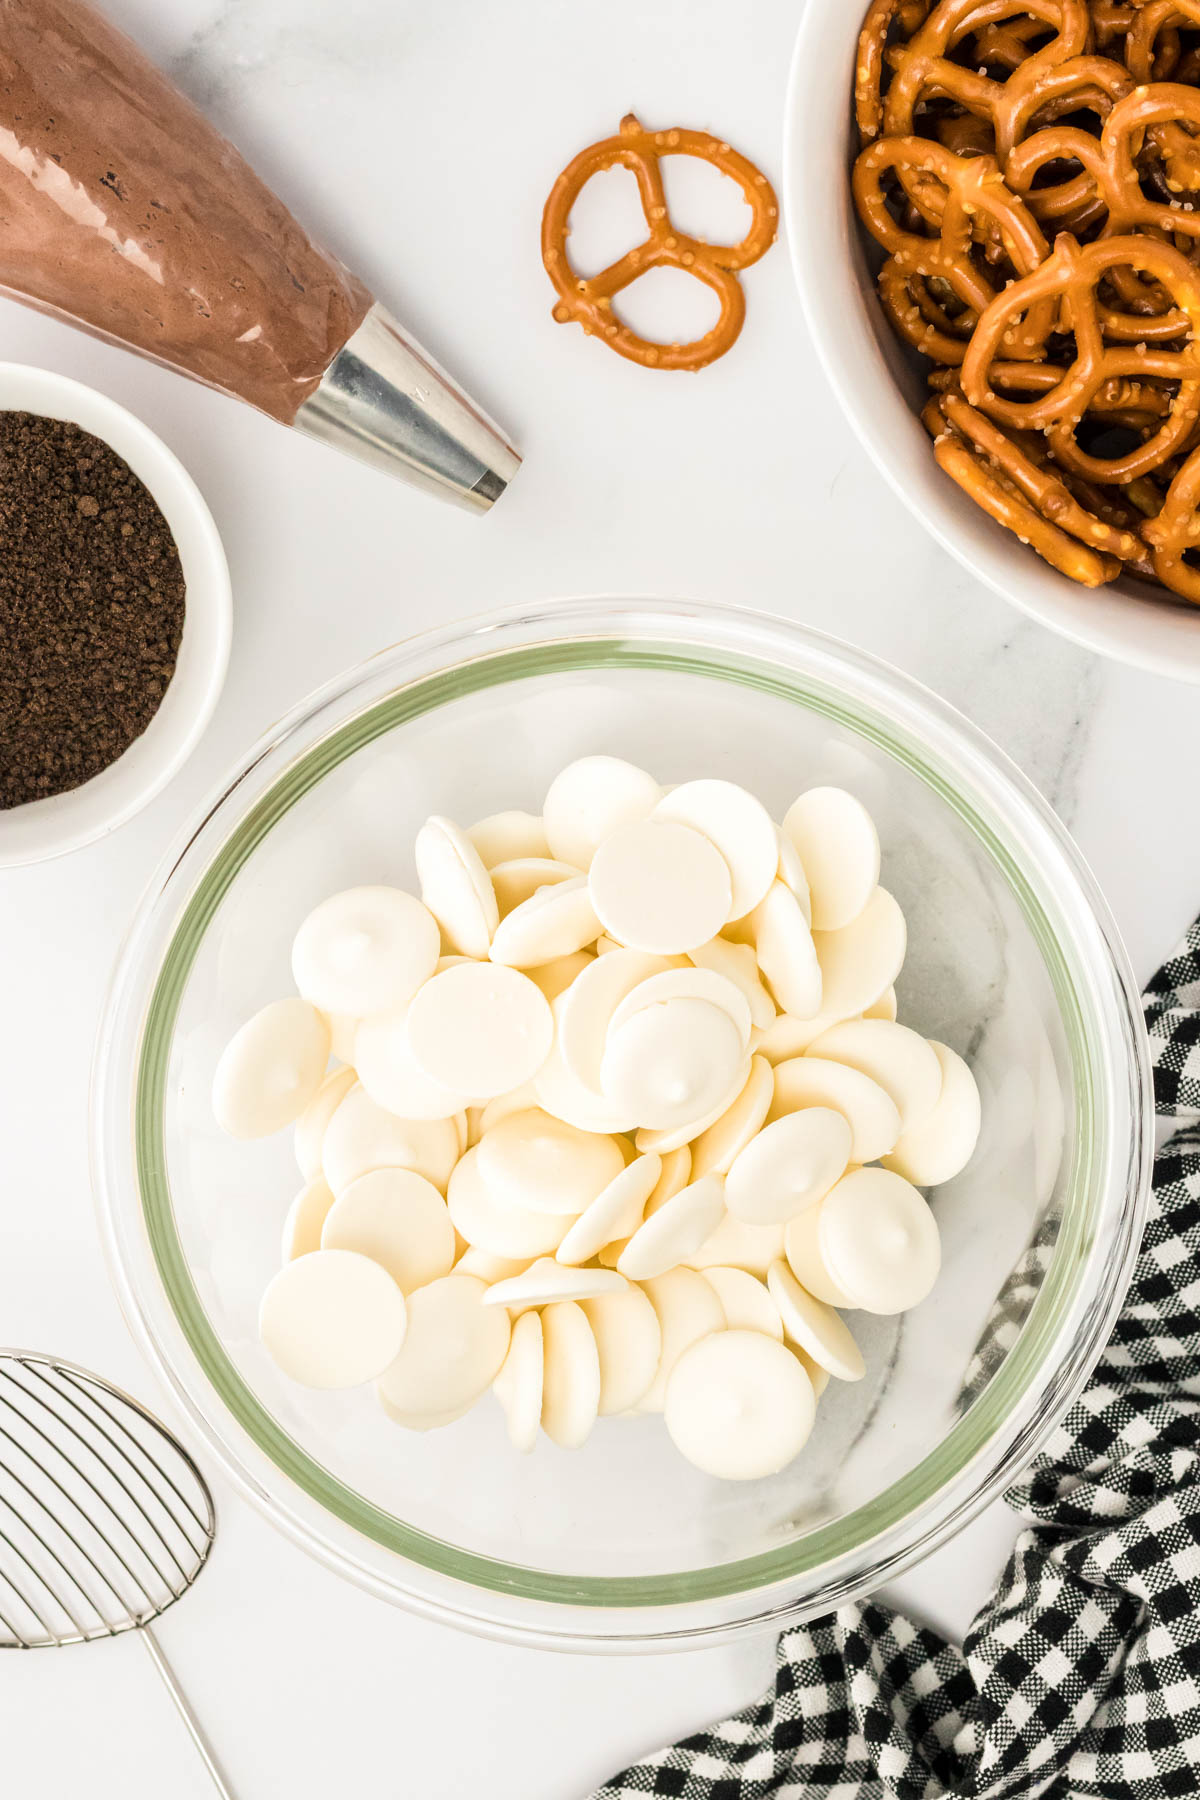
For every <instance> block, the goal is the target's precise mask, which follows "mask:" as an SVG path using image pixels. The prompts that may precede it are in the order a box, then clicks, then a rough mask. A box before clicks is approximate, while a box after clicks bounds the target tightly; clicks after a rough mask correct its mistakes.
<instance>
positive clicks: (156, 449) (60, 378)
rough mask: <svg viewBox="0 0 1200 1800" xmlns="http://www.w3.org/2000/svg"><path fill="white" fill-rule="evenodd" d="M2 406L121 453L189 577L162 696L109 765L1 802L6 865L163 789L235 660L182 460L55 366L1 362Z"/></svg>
mask: <svg viewBox="0 0 1200 1800" xmlns="http://www.w3.org/2000/svg"><path fill="white" fill-rule="evenodd" d="M0 412H31V413H40V414H42V416H43V417H45V418H50V419H68V420H70V421H71V422H72V423H73V424H75V425H79V426H81V427H82V429H83V430H84V431H90V432H91V433H92V434H93V436H95V437H98V438H100V439H101V440H102V441H103V442H104V443H106V444H108V445H109V446H110V448H111V449H113V450H115V451H116V453H117V455H118V456H120V457H123V458H124V460H125V461H126V462H127V463H128V464H129V467H130V468H131V469H132V470H133V472H134V474H135V475H136V476H137V477H138V479H139V480H140V481H141V482H143V483H144V485H145V486H146V487H147V488H148V489H149V491H150V493H151V494H152V495H153V496H154V499H155V500H156V501H157V503H158V505H159V507H160V508H161V510H162V515H163V517H164V519H165V520H166V521H167V524H168V526H169V527H170V530H171V536H172V537H173V538H174V539H175V544H176V548H177V549H178V551H179V560H180V563H181V564H182V567H183V577H184V581H185V583H186V586H187V598H186V610H185V613H184V622H183V638H182V641H181V643H180V646H179V657H178V660H177V662H176V664H175V673H174V674H173V675H172V677H171V680H170V684H169V686H168V687H167V691H166V693H165V694H164V696H163V700H162V705H161V706H160V707H159V709H158V711H157V712H156V713H155V715H154V717H153V718H152V719H151V721H150V723H149V725H147V727H146V729H145V731H144V732H143V733H142V735H141V736H140V737H139V738H135V740H134V742H133V743H132V744H130V746H129V748H128V749H127V750H126V751H125V752H124V754H123V755H121V756H119V757H118V758H117V760H116V762H114V763H110V764H109V766H108V768H106V769H102V770H101V771H100V773H99V774H98V775H93V776H92V778H91V780H90V781H85V782H84V783H82V785H81V786H79V787H77V788H72V789H70V790H69V791H68V792H67V793H65V794H52V795H50V796H49V797H48V798H47V799H45V800H31V801H29V802H28V803H27V804H26V805H24V806H14V807H11V808H7V809H5V810H3V811H0V868H12V867H14V866H16V865H19V864H21V863H33V862H42V861H44V860H45V859H46V858H48V857H52V856H61V855H62V854H63V853H64V851H67V850H77V849H79V847H80V846H81V845H83V844H90V843H91V842H92V841H93V840H94V839H96V838H99V837H104V836H105V835H106V834H107V833H108V832H110V831H115V830H116V829H117V827H118V825H123V824H124V823H125V821H126V820H127V819H129V818H132V816H133V814H134V813H136V812H138V811H140V810H141V808H142V807H143V806H145V805H146V803H147V801H148V800H152V799H153V798H154V796H155V794H157V793H158V792H159V791H160V790H161V789H162V788H164V787H165V786H166V784H167V782H168V781H170V779H171V777H172V775H174V774H175V773H176V771H177V770H178V769H179V768H180V767H181V766H182V765H183V763H184V762H185V761H186V760H187V758H188V757H189V756H190V754H191V752H192V750H193V749H194V748H195V745H196V744H197V742H198V741H199V738H200V736H201V734H202V732H203V731H204V728H205V726H206V725H207V724H208V721H209V719H210V718H211V717H212V712H213V708H214V707H215V706H216V704H217V697H218V695H219V694H220V692H221V686H222V683H223V682H224V680H225V669H226V666H227V664H228V662H229V639H230V634H231V629H232V606H231V602H230V590H229V568H228V565H227V563H226V561H225V552H224V550H223V549H222V547H221V539H220V537H219V536H218V534H217V528H216V526H215V524H214V523H213V518H212V514H211V513H210V512H209V510H208V507H207V506H206V505H205V503H204V498H203V496H202V495H201V493H200V490H199V488H198V487H197V486H196V484H195V482H194V481H193V480H192V478H191V476H190V475H189V474H188V472H187V470H186V469H185V468H184V467H183V464H182V463H181V462H180V461H179V459H178V458H177V457H176V456H175V455H174V454H173V453H172V452H171V451H170V450H168V449H167V446H166V445H165V444H164V443H163V442H162V440H161V439H160V438H157V437H155V435H154V433H153V432H152V431H151V430H150V429H149V427H148V426H146V425H143V424H142V422H141V420H140V419H135V418H134V416H133V414H132V413H129V412H126V411H125V408H124V407H123V406H118V405H117V404H116V402H115V401H114V400H109V399H108V398H107V397H106V396H105V395H104V394H98V393H97V392H96V390H95V389H94V388H89V387H84V386H83V384H82V382H78V381H69V380H68V379H67V377H66V376H65V375H56V374H54V373H53V371H52V370H50V369H34V368H30V367H28V366H27V365H26V364H24V363H0Z"/></svg>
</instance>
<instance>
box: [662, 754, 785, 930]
mask: <svg viewBox="0 0 1200 1800" xmlns="http://www.w3.org/2000/svg"><path fill="white" fill-rule="evenodd" d="M654 818H655V819H656V820H660V819H661V820H668V821H671V822H673V823H675V824H677V825H687V826H690V827H691V829H692V830H693V831H698V832H699V833H700V835H701V836H702V837H706V838H707V839H708V841H709V842H710V843H711V844H712V845H713V846H714V847H715V848H716V849H717V850H718V851H720V854H721V858H722V860H723V861H724V863H725V865H726V867H727V868H728V870H729V875H730V880H731V883H732V889H733V891H732V895H731V897H730V905H729V912H728V913H727V915H726V917H727V918H730V919H741V918H744V917H745V915H746V914H747V913H748V912H751V911H752V910H753V909H754V907H756V906H757V905H758V903H759V901H760V900H761V899H762V897H763V895H764V894H765V893H766V891H767V889H768V888H769V887H770V885H771V883H772V882H773V881H774V879H775V871H776V869H777V868H778V867H779V835H778V832H777V830H776V827H775V821H774V820H773V819H772V818H771V816H770V814H769V813H768V812H767V809H766V807H765V806H763V804H762V802H761V801H760V800H756V799H755V798H754V795H753V794H748V793H747V792H746V790H745V788H740V787H738V786H737V785H736V784H735V783H734V782H732V781H685V782H684V783H683V784H682V785H681V786H680V787H677V788H673V789H672V790H671V792H670V793H669V794H667V795H666V796H665V798H664V799H662V800H660V801H659V803H658V805H657V806H656V807H655V809H654ZM709 935H710V936H711V937H715V936H716V935H717V934H716V932H715V931H714V932H710V933H709ZM681 948H684V949H688V948H690V946H689V945H683V946H681Z"/></svg>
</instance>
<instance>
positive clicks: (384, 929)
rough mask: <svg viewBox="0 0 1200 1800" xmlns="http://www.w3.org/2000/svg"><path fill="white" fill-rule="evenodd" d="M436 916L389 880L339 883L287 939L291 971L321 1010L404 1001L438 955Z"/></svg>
mask: <svg viewBox="0 0 1200 1800" xmlns="http://www.w3.org/2000/svg"><path fill="white" fill-rule="evenodd" d="M438 949H439V938H438V928H437V921H436V920H435V919H434V917H433V915H432V914H431V913H430V912H429V910H428V909H427V908H426V907H424V906H422V904H421V902H420V901H419V900H418V899H416V898H415V897H414V896H413V895H412V894H406V893H404V892H403V890H402V889H400V888H393V887H356V888H347V889H346V890H345V892H344V893H340V894H331V895H330V897H329V899H328V900H322V902H321V904H320V906H317V907H314V908H313V910H312V912H310V913H309V915H308V917H307V918H306V919H305V921H304V923H303V924H302V925H301V927H300V929H299V931H298V932H297V933H296V938H295V942H294V943H293V945H292V974H293V976H294V977H295V982H296V986H297V987H298V988H299V990H300V992H301V993H302V994H303V995H304V998H305V999H306V1000H311V1001H312V1003H313V1005H314V1006H319V1007H320V1008H321V1010H322V1012H328V1013H349V1014H350V1015H351V1017H352V1018H356V1019H361V1018H365V1017H366V1015H367V1014H368V1013H373V1012H396V1011H398V1010H399V1009H400V1008H401V1007H405V1006H407V1005H408V1003H409V1001H410V1000H411V999H412V997H413V995H414V994H415V993H416V991H417V989H418V988H419V987H420V985H421V983H422V982H423V981H427V980H428V979H429V977H430V976H431V975H432V974H433V968H434V964H435V963H436V962H437V959H438Z"/></svg>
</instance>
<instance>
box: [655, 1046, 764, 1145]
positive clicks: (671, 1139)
mask: <svg viewBox="0 0 1200 1800" xmlns="http://www.w3.org/2000/svg"><path fill="white" fill-rule="evenodd" d="M752 1060H753V1059H752V1058H751V1057H749V1056H746V1057H743V1059H742V1061H741V1062H740V1063H739V1064H738V1068H737V1072H736V1074H735V1075H734V1077H733V1080H732V1081H731V1082H730V1084H729V1086H728V1088H727V1089H726V1091H725V1093H724V1094H722V1096H721V1098H720V1099H719V1100H718V1101H717V1103H716V1105H715V1106H714V1107H713V1108H712V1109H711V1111H709V1112H707V1113H704V1114H703V1115H702V1117H700V1118H698V1119H689V1120H688V1121H687V1123H686V1124H685V1125H676V1126H673V1127H672V1128H671V1129H670V1130H667V1131H654V1130H650V1129H648V1128H647V1127H645V1126H643V1127H641V1129H640V1130H639V1131H638V1133H637V1135H636V1138H635V1140H634V1141H635V1143H636V1144H637V1147H638V1149H639V1150H641V1151H644V1152H645V1153H646V1154H649V1152H650V1151H653V1152H654V1154H655V1155H656V1156H666V1154H667V1152H668V1151H670V1150H679V1149H681V1148H682V1147H683V1146H684V1145H685V1144H690V1143H691V1142H692V1140H693V1138H698V1137H699V1136H700V1135H701V1133H702V1132H705V1131H707V1130H708V1128H709V1126H710V1125H715V1124H716V1122H717V1120H718V1119H719V1118H720V1117H721V1114H722V1113H723V1112H725V1111H726V1109H727V1108H728V1107H730V1106H732V1105H733V1103H734V1101H735V1100H736V1099H737V1097H738V1095H739V1094H740V1093H741V1091H742V1089H743V1088H744V1087H745V1085H746V1083H747V1082H748V1081H749V1079H750V1064H751V1061H752Z"/></svg>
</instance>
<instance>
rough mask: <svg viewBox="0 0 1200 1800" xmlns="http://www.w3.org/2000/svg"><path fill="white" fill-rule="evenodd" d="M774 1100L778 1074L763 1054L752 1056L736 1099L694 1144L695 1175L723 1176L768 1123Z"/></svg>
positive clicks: (694, 1177) (693, 1169)
mask: <svg viewBox="0 0 1200 1800" xmlns="http://www.w3.org/2000/svg"><path fill="white" fill-rule="evenodd" d="M774 1099H775V1074H774V1070H773V1069H772V1068H771V1065H770V1063H769V1062H767V1061H766V1060H765V1059H764V1058H763V1057H761V1056H754V1057H751V1059H750V1074H749V1076H748V1078H747V1081H746V1085H745V1087H744V1088H743V1089H742V1091H741V1093H740V1094H739V1095H738V1096H737V1099H736V1100H735V1101H734V1102H733V1104H732V1105H731V1106H727V1107H726V1108H725V1111H724V1112H723V1113H722V1114H721V1116H720V1118H719V1119H718V1120H717V1121H716V1123H715V1124H714V1125H710V1126H709V1127H708V1130H707V1131H702V1132H701V1133H700V1136H699V1137H698V1138H696V1139H695V1140H694V1141H693V1143H692V1177H693V1179H694V1180H699V1178H700V1176H701V1175H712V1174H717V1175H724V1174H725V1173H726V1171H727V1170H728V1169H729V1166H730V1164H731V1163H732V1162H733V1160H734V1158H735V1157H737V1156H740V1155H741V1153H742V1151H743V1150H744V1149H745V1148H746V1146H747V1145H748V1144H749V1143H750V1141H751V1139H752V1138H753V1137H754V1136H755V1135H756V1133H757V1132H759V1131H760V1130H761V1129H762V1127H763V1125H764V1124H765V1122H766V1117H767V1114H768V1112H769V1111H770V1109H771V1105H772V1102H773V1101H774Z"/></svg>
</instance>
